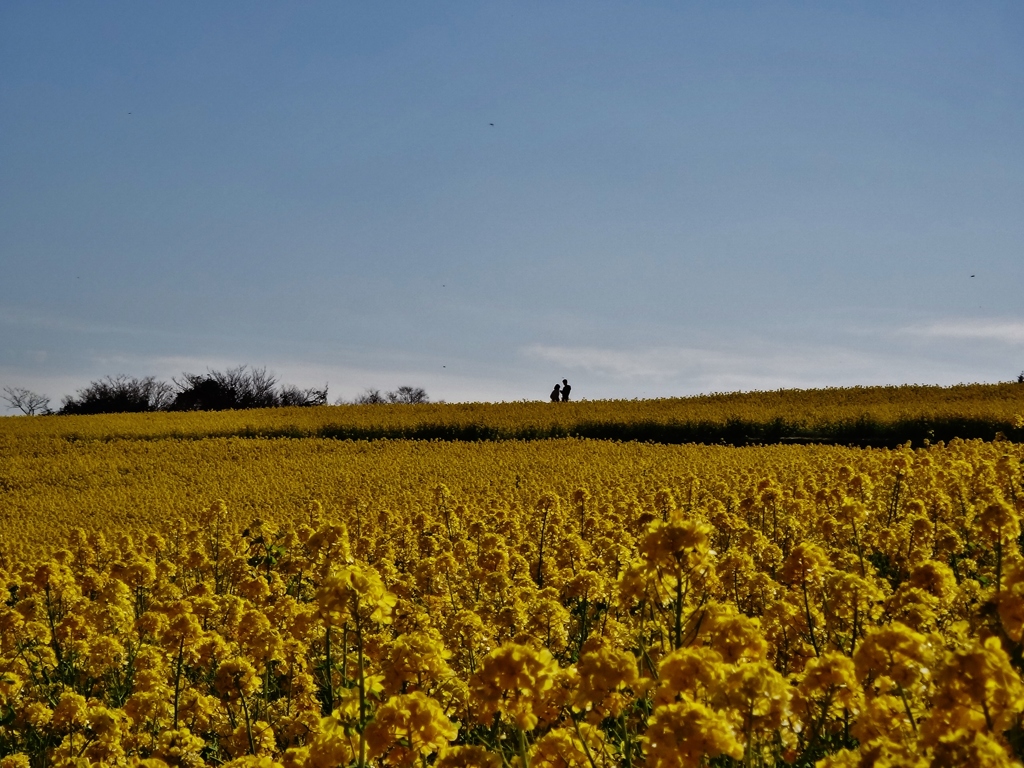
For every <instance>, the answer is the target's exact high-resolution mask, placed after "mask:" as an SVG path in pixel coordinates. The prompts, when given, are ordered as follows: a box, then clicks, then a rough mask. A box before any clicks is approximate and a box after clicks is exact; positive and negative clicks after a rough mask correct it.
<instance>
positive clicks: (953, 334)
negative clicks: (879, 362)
mask: <svg viewBox="0 0 1024 768" xmlns="http://www.w3.org/2000/svg"><path fill="white" fill-rule="evenodd" d="M903 332H904V333H908V334H911V335H914V336H923V337H926V338H936V339H981V340H987V341H1001V342H1004V343H1006V344H1024V321H1021V320H976V319H949V320H939V321H936V322H934V323H928V324H926V325H915V326H909V327H907V328H904V329H903Z"/></svg>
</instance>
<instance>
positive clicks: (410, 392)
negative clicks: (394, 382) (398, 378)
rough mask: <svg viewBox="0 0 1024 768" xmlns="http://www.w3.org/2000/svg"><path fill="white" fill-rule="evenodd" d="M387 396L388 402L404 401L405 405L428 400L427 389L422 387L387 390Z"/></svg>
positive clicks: (427, 401) (417, 403)
mask: <svg viewBox="0 0 1024 768" xmlns="http://www.w3.org/2000/svg"><path fill="white" fill-rule="evenodd" d="M387 398H388V402H389V403H404V404H406V405H419V404H420V403H429V402H430V398H429V397H427V391H426V390H425V389H423V388H422V387H399V388H398V389H396V390H395V391H394V392H388V394H387Z"/></svg>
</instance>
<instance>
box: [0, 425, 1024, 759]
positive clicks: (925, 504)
mask: <svg viewBox="0 0 1024 768" xmlns="http://www.w3.org/2000/svg"><path fill="white" fill-rule="evenodd" d="M47 441H50V442H47ZM18 445H19V446H21V447H20V448H19V451H18V452H16V453H15V454H12V456H11V458H12V461H11V462H8V463H5V465H4V468H3V470H2V472H3V473H4V474H3V477H2V479H3V483H4V485H3V489H4V490H3V493H4V495H3V497H2V499H3V505H4V506H3V507H2V511H0V514H3V515H4V518H3V520H0V542H2V546H3V551H2V559H0V587H2V590H0V766H2V768H27V767H28V766H34V767H41V766H50V765H53V766H65V765H67V766H70V765H72V764H74V765H75V766H85V765H92V764H102V765H109V766H129V765H139V764H145V765H146V766H148V768H161V767H162V766H175V767H177V766H182V767H184V768H199V767H200V766H206V765H211V766H212V765H222V764H225V763H227V764H229V765H231V766H232V768H235V767H236V766H237V767H238V768H241V767H242V766H252V767H253V768H257V766H258V767H259V768H299V766H311V768H333V767H334V766H347V765H356V766H360V767H361V768H362V767H363V766H423V765H435V766H440V767H441V768H446V767H447V768H456V767H458V766H489V767H490V768H498V767H499V766H513V765H515V766H520V768H526V767H527V766H560V767H566V768H568V767H569V766H580V767H581V768H597V767H598V766H601V767H602V768H604V767H610V766H638V767H639V766H658V767H659V768H660V767H662V766H666V767H667V766H707V765H712V764H713V765H716V766H718V765H722V766H727V765H744V766H753V765H759V766H760V765H783V764H794V765H814V764H818V765H821V766H854V765H857V766H885V765H909V766H917V765H920V766H925V765H973V766H977V768H985V767H987V766H1004V765H1021V762H1020V759H1021V756H1022V755H1024V680H1022V677H1021V673H1022V670H1024V557H1022V554H1021V523H1020V516H1021V513H1022V512H1024V474H1022V460H1024V449H1022V448H1021V447H1020V446H1018V445H1015V444H1013V443H1008V442H1005V441H1004V442H994V443H982V442H975V441H953V442H952V443H950V444H936V445H933V446H929V447H927V448H922V449H918V450H911V449H910V448H901V449H897V450H861V449H849V448H838V447H793V446H790V447H784V446H777V447H764V448H742V449H738V448H725V447H700V446H657V445H638V444H613V443H598V442H591V441H581V440H560V441H544V442H537V443H522V442H515V441H512V442H507V443H500V444H499V443H481V444H445V443H405V442H382V443H373V444H367V443H362V444H357V443H332V442H330V441H320V440H301V441H295V440H258V441H257V440H252V441H243V440H228V439H215V440H195V441H159V442H142V441H111V442H99V441H96V442H87V443H81V444H77V445H67V444H65V445H58V444H57V441H56V439H55V438H47V439H46V440H43V439H42V438H40V439H39V441H36V442H33V441H32V440H27V439H26V440H24V441H21V442H19V443H18ZM26 446H34V449H38V450H37V451H36V453H32V451H31V450H30V449H29V448H27V447H26ZM65 471H66V472H67V474H64V473H65ZM218 486H220V487H222V488H223V489H225V494H224V495H225V497H227V498H228V501H211V500H210V499H209V498H207V499H205V500H204V499H203V498H202V497H203V496H204V495H206V494H212V493H213V492H214V491H215V489H216V488H217V487H218ZM314 497H318V498H319V499H320V501H312V500H311V499H312V498H314ZM246 499H248V502H246V501H245V500H246ZM200 501H202V503H201V504H200V503H198V502H200ZM321 502H322V504H321ZM76 508H77V510H78V512H77V514H78V515H80V516H79V517H77V518H74V517H73V515H74V514H75V513H74V510H75V509H76ZM65 514H66V515H68V516H71V517H72V521H71V522H70V523H68V529H67V533H66V535H64V540H63V542H52V543H51V544H50V546H45V545H44V544H43V540H42V535H41V534H37V538H36V539H35V542H36V543H35V544H34V545H31V546H30V545H24V546H22V547H20V548H19V547H17V546H14V545H13V543H14V542H16V540H17V539H18V537H19V536H20V537H22V538H27V532H28V531H30V530H37V531H38V530H41V531H44V532H45V531H47V530H49V531H51V533H50V538H51V539H52V538H54V537H55V536H54V534H53V533H52V531H53V530H54V528H55V526H53V524H52V520H53V517H52V516H53V515H65ZM164 517H169V518H171V519H175V518H177V520H176V521H175V522H173V523H166V522H165V523H164V524H162V525H161V523H160V522H159V521H160V519H161V518H164ZM253 518H256V519H253ZM86 519H92V520H94V521H95V525H93V526H90V529H89V530H86V529H85V527H84V526H83V527H81V528H79V529H77V530H76V529H74V527H73V523H74V522H75V521H76V520H77V522H78V523H79V524H81V523H83V522H85V520H86ZM48 526H49V527H48ZM61 544H62V546H61Z"/></svg>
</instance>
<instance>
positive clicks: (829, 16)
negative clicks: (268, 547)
mask: <svg viewBox="0 0 1024 768" xmlns="http://www.w3.org/2000/svg"><path fill="white" fill-rule="evenodd" d="M1022 211H1024V5H1022V4H1020V3H1019V2H978V3H962V2H949V3H943V2H920V3H916V2H901V3H891V2H867V3H864V2H859V3H852V2H851V3H812V2H778V3H775V2H732V3H730V2H724V3H719V2H706V3H686V2H672V3H657V2H644V3H635V2H594V1H588V2H579V3H567V2H550V1H549V0H546V1H545V2H536V3H530V2H516V3H469V2H467V3H444V2H437V3H415V2H408V3H390V2H376V3H341V2H296V3H258V4H256V3H242V2H232V3H227V2H224V3H210V2H175V3H150V2H121V3H110V2H91V3H75V2H63V3H52V2H45V1H42V2H41V1H39V0H31V1H29V2H18V1H17V0H7V1H6V2H4V3H2V4H0V339H2V342H0V386H25V387H28V388H30V389H34V390H36V391H40V392H43V393H45V394H47V395H49V396H50V397H52V398H53V399H54V401H55V402H57V401H59V399H60V397H61V396H62V395H67V394H72V393H74V391H75V390H76V389H78V388H80V387H82V386H84V385H86V384H87V383H88V382H89V381H91V380H93V379H97V378H100V377H102V376H105V375H107V374H120V373H124V374H127V375H133V376H143V375H156V376H158V377H161V378H168V379H169V378H170V377H171V376H173V375H177V374H179V373H181V372H182V371H190V372H202V371H204V370H206V369H207V368H224V367H228V366H233V365H239V364H249V365H255V366H265V367H267V368H268V369H270V370H271V371H274V372H275V373H277V374H278V375H279V376H280V377H281V378H282V379H283V380H285V381H286V382H289V383H295V384H300V385H304V386H313V385H318V386H319V385H323V384H324V383H325V382H327V383H328V384H329V387H330V397H331V399H332V400H333V399H335V398H339V397H341V398H352V397H354V396H355V395H357V394H358V393H359V392H360V391H362V390H363V389H365V388H367V387H377V388H381V389H392V388H394V387H397V386H399V385H403V384H409V385H415V386H423V387H425V388H426V389H427V391H428V393H429V394H430V395H431V396H432V397H433V398H435V399H446V400H449V401H458V400H518V399H522V398H526V399H544V398H546V396H547V393H548V392H549V391H550V389H551V387H552V385H553V384H554V383H555V382H556V381H557V380H560V379H562V378H568V379H569V380H570V381H571V383H572V384H573V393H574V395H578V396H580V397H585V398H608V397H625V398H632V397H659V396H670V395H685V394H695V393H699V392H709V391H731V390H749V389H772V388H778V387H813V386H830V385H836V386H839V385H853V384H880V383H884V384H898V383H909V382H914V383H937V384H953V383H957V382H961V381H1000V380H1008V379H1011V378H1015V377H1016V375H1017V373H1019V372H1020V371H1021V370H1022V369H1024V301H1022V289H1024V215H1022V213H1021V212H1022ZM972 275H973V277H972Z"/></svg>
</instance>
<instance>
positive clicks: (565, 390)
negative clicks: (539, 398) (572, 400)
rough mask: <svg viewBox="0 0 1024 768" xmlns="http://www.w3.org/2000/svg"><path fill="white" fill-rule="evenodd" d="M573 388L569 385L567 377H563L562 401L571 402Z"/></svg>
mask: <svg viewBox="0 0 1024 768" xmlns="http://www.w3.org/2000/svg"><path fill="white" fill-rule="evenodd" d="M555 389H558V387H557V386H556V387H555ZM571 390H572V387H570V386H569V382H568V381H566V380H565V379H562V402H563V403H568V402H569V392H570V391H571ZM552 394H554V393H552Z"/></svg>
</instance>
